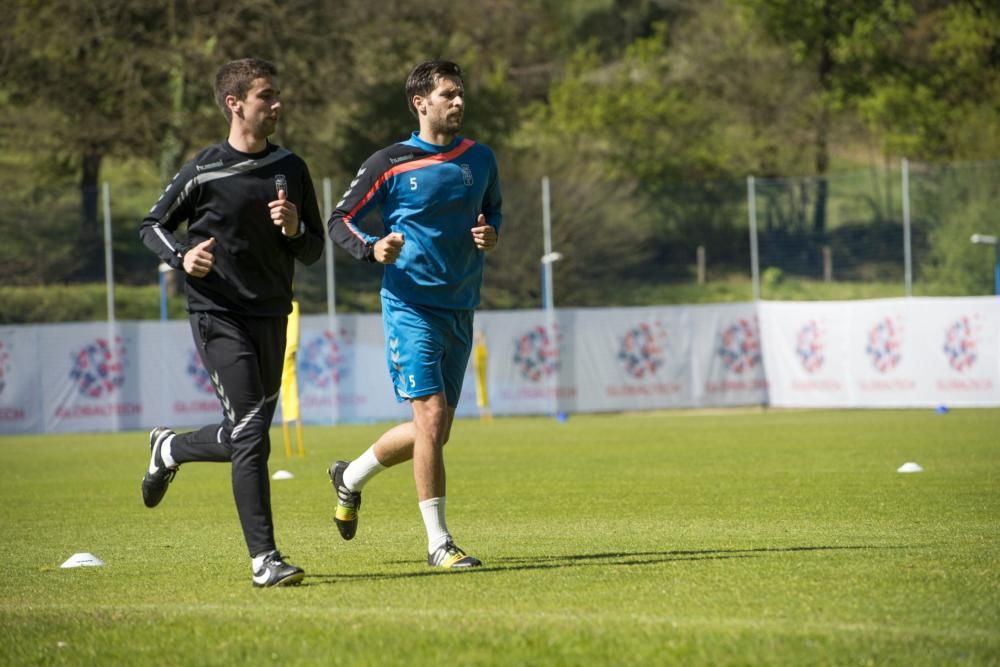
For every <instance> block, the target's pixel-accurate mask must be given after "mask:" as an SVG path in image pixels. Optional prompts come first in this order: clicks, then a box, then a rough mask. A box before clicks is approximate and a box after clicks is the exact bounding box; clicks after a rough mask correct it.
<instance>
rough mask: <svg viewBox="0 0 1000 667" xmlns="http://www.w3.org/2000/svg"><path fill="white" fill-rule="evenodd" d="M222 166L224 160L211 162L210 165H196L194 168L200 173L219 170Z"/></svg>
mask: <svg viewBox="0 0 1000 667" xmlns="http://www.w3.org/2000/svg"><path fill="white" fill-rule="evenodd" d="M221 166H222V160H216V161H215V162H209V163H208V164H196V165H195V166H194V168H195V169H197V170H198V171H199V172H202V171H208V170H210V169H218V168H219V167H221Z"/></svg>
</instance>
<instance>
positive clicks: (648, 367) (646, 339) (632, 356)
mask: <svg viewBox="0 0 1000 667" xmlns="http://www.w3.org/2000/svg"><path fill="white" fill-rule="evenodd" d="M666 341H667V331H666V329H664V328H663V325H661V324H660V323H659V322H654V323H653V324H647V323H645V322H643V323H642V324H639V325H637V326H635V327H633V328H631V329H629V330H628V331H627V332H626V333H625V335H624V336H622V337H621V341H620V343H619V345H618V360H619V361H620V362H621V363H622V365H623V366H625V371H626V372H627V373H628V374H629V375H631V376H632V377H634V378H644V377H646V376H647V375H653V374H654V373H656V371H657V369H659V368H660V367H661V366H663V364H664V346H665V345H666Z"/></svg>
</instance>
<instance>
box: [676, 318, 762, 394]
mask: <svg viewBox="0 0 1000 667" xmlns="http://www.w3.org/2000/svg"><path fill="white" fill-rule="evenodd" d="M690 308H691V311H692V315H691V321H692V324H693V326H692V330H691V336H692V340H691V357H692V359H691V363H692V365H693V369H694V399H695V404H696V405H699V406H704V407H709V406H729V405H763V404H765V403H767V378H766V377H765V375H764V364H763V356H762V353H761V338H760V327H759V325H758V322H757V308H756V306H755V305H754V304H752V303H733V304H720V305H711V306H690Z"/></svg>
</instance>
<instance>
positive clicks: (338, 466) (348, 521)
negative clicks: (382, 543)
mask: <svg viewBox="0 0 1000 667" xmlns="http://www.w3.org/2000/svg"><path fill="white" fill-rule="evenodd" d="M348 465H349V464H348V462H347V461H337V462H336V463H334V464H333V465H331V466H330V469H329V470H328V471H327V472H328V473H329V474H330V482H331V483H332V484H333V490H334V491H336V492H337V510H336V512H335V513H334V515H333V522H334V523H335V524H337V530H339V531H340V536H341V537H343V538H344V539H345V540H350V539H353V538H354V534H355V533H356V532H358V510H359V509H361V492H360V491H351V490H350V489H348V488H347V486H346V485H345V484H344V471H345V470H347V466H348Z"/></svg>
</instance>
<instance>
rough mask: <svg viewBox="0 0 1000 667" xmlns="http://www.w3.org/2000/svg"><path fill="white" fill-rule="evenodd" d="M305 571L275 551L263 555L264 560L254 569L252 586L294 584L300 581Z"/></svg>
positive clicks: (267, 586)
mask: <svg viewBox="0 0 1000 667" xmlns="http://www.w3.org/2000/svg"><path fill="white" fill-rule="evenodd" d="M304 576H306V573H305V572H304V571H303V570H302V568H301V567H295V566H294V565H291V564H290V563H286V562H285V561H284V556H282V555H281V554H280V553H278V552H277V551H272V552H271V553H269V554H267V555H266V556H264V562H263V563H261V566H260V568H259V569H257V570H254V573H253V585H254V588H270V587H271V586H296V585H298V584H300V583H301V582H302V577H304Z"/></svg>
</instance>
